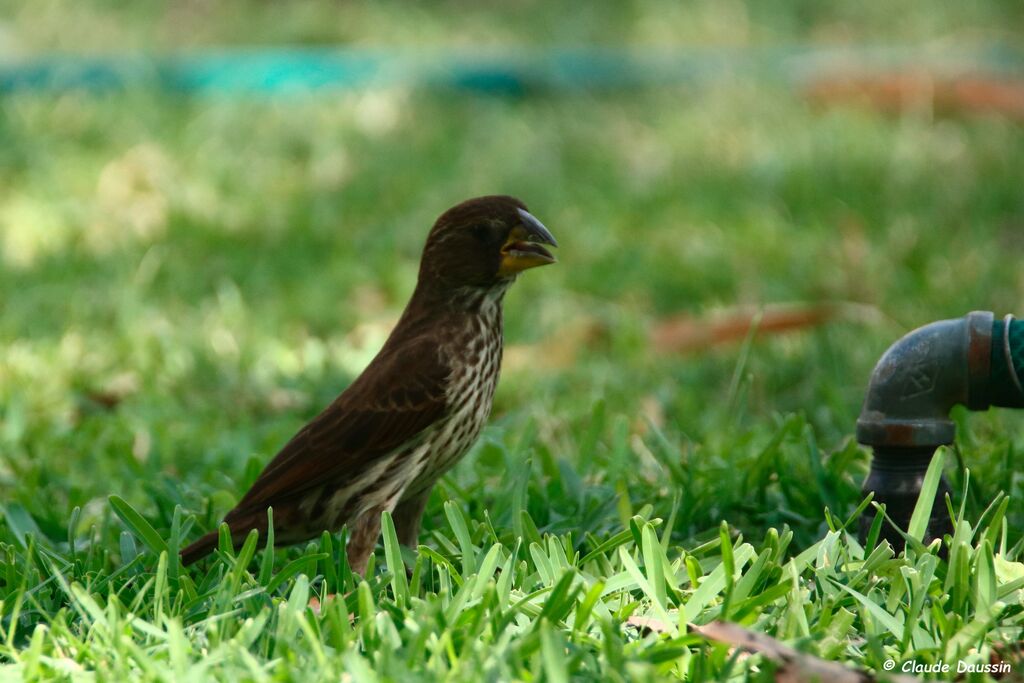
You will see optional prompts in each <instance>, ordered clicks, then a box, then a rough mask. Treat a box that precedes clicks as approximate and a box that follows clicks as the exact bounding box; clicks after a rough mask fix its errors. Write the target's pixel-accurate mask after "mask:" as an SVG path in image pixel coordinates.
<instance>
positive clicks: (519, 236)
mask: <svg viewBox="0 0 1024 683" xmlns="http://www.w3.org/2000/svg"><path fill="white" fill-rule="evenodd" d="M518 211H519V218H520V221H521V222H520V223H519V225H517V226H516V227H514V228H512V231H511V232H510V233H509V235H508V240H506V241H505V244H504V246H502V247H501V266H500V267H499V268H498V274H499V275H501V276H502V277H509V276H512V275H515V274H516V273H520V272H522V271H524V270H526V269H527V268H536V267H537V266H545V265H547V264H549V263H554V262H555V261H556V259H555V257H554V256H553V255H552V254H551V252H549V251H548V250H547V249H545V248H544V247H542V246H541V245H542V244H547V245H550V246H552V247H557V246H558V242H556V241H555V236H554V235H552V234H551V233H550V232H548V229H547V228H545V227H544V224H543V223H541V222H540V221H539V220H537V219H536V218H534V217H533V216H532V215H531V214H530V213H529V212H528V211H524V210H523V209H518Z"/></svg>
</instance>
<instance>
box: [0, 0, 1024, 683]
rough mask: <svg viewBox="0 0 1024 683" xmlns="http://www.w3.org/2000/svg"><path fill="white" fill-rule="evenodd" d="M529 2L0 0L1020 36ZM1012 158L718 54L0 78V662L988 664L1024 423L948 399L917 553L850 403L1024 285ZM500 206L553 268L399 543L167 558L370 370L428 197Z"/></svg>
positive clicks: (188, 671) (392, 670) (218, 671)
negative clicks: (875, 377) (581, 86)
mask: <svg viewBox="0 0 1024 683" xmlns="http://www.w3.org/2000/svg"><path fill="white" fill-rule="evenodd" d="M514 4H515V7H512V8H508V9H503V8H502V6H500V5H497V4H495V5H493V6H490V7H484V8H480V7H477V6H475V5H470V4H469V3H462V2H445V3H435V4H432V5H422V4H418V3H411V2H387V3H381V4H374V5H353V6H351V7H350V6H348V5H345V6H343V7H338V6H335V5H334V4H332V3H328V2H326V1H325V0H314V1H308V2H296V3H277V4H274V3H271V4H267V3H260V2H256V1H255V0H252V1H245V2H243V1H242V0H234V1H232V2H227V3H215V4H206V3H199V2H183V3H176V4H173V5H168V6H164V5H162V4H160V3H156V2H144V3H136V4H134V5H131V6H127V7H123V8H120V7H119V6H118V4H116V3H107V2H99V1H98V0H97V1H91V2H77V3H72V2H54V1H47V2H39V3H35V2H33V3H16V2H11V1H10V0H0V59H3V58H14V57H21V56H25V55H31V54H43V53H47V52H50V51H61V52H73V53H76V52H77V53H86V54H96V53H101V52H105V51H110V50H115V49H123V50H126V51H139V50H141V51H148V50H156V51H161V50H170V49H202V48H205V47H214V46H225V45H250V44H260V45H295V44H304V45H316V44H328V43H335V42H340V43H343V44H346V45H355V46H374V45H391V44H397V45H403V46H412V45H418V46H430V47H434V48H437V47H441V46H445V45H452V44H454V45H459V46H462V47H463V48H466V47H470V48H471V47H473V46H485V47H490V46H506V47H507V46H515V45H521V44H529V45H533V46H536V47H544V46H552V45H562V44H568V45H580V44H597V45H606V46H608V45H623V44H625V45H629V46H632V47H636V48H649V49H671V48H673V47H677V46H680V45H689V46H693V45H703V46H709V45H728V46H731V47H734V48H737V49H742V48H750V47H766V46H767V47H771V46H787V45H793V44H823V45H830V44H888V43H897V44H901V45H910V46H935V45H946V44H949V45H959V46H967V47H971V46H979V47H984V46H988V45H992V44H1004V45H1006V44H1010V45H1012V44H1015V43H1016V44H1019V43H1020V41H1021V38H1022V36H1024V11H1022V10H1021V9H1020V8H1019V7H1015V6H1014V4H1013V3H1004V2H999V1H997V0H991V1H989V2H976V3H945V2H943V3H935V2H924V1H921V2H911V3H907V4H906V6H905V7H904V8H903V9H902V10H901V11H900V12H899V13H895V10H893V9H891V8H890V7H889V5H888V3H882V2H867V3H859V4H857V5H856V7H855V8H853V7H851V6H847V5H846V4H845V3H832V2H828V3H804V2H792V3H781V2H780V3H757V2H752V3H749V4H744V3H740V2H728V3H725V2H701V3H660V2H640V1H639V0H635V1H632V2H622V3H612V2H607V3H606V2H596V3H588V4H587V5H586V6H585V8H584V9H581V8H580V6H579V5H577V4H575V3H568V2H564V3H563V2H551V3H534V2H520V3H514ZM1022 177H1024V135H1022V130H1021V123H1020V122H1019V121H1016V122H1015V121H1013V120H1011V119H1009V118H1005V117H1001V116H997V115H972V114H957V113H956V112H953V113H952V114H945V113H941V112H936V111H933V110H932V109H930V108H928V107H910V108H908V109H906V110H904V111H901V112H898V113H895V114H894V113H892V112H884V111H879V110H877V109H876V108H872V107H868V106H862V105H857V104H837V105H824V106H823V105H821V104H818V103H813V102H810V101H808V100H807V99H806V98H805V97H803V96H802V94H801V92H800V91H799V89H794V88H792V87H790V86H789V85H787V84H786V83H785V82H784V81H783V80H782V79H779V80H772V79H763V78H755V77H753V76H752V75H750V74H747V75H744V74H743V73H739V74H734V75H732V76H730V77H724V78H721V79H717V80H714V81H711V82H706V83H703V84H702V85H700V86H699V87H682V86H679V87H675V86H671V87H659V88H640V89H627V90H608V91H595V92H571V93H559V92H539V93H532V94H529V95H526V96H491V95H485V94H473V93H467V92H464V91H458V90H444V89H440V90H438V89H420V88H406V87H395V88H387V89H371V90H364V91H318V92H316V93H305V94H299V95H293V96H281V95H237V94H236V95H230V96H229V95H217V94H215V93H214V94H204V95H196V96H186V95H182V94H175V93H172V92H167V91H161V90H159V89H155V88H131V89H127V90H123V91H112V92H103V93H88V92H81V91H72V92H65V93H41V92H30V91H21V92H17V93H11V94H0V492H2V495H0V504H2V512H3V514H2V516H0V667H2V668H0V674H2V675H9V676H10V677H12V678H16V677H23V678H25V679H32V680H50V679H69V680H70V679H74V680H81V679H86V680H88V679H90V678H92V679H95V680H116V681H123V680H135V679H139V680H154V681H155V680H167V681H180V680H204V679H212V680H274V681H289V680H295V681H310V680H333V681H337V680H357V681H362V680H375V679H377V680H396V681H406V680H437V679H450V680H465V681H477V680H524V681H534V680H544V681H552V682H556V683H558V682H562V681H569V680H623V681H625V680H678V679H687V680H707V679H710V680H722V679H729V680H772V676H773V673H772V672H773V671H774V667H775V665H774V664H773V663H771V662H770V661H768V660H767V659H766V658H765V657H763V656H761V655H754V656H747V655H745V654H743V653H741V652H739V651H735V650H732V649H730V648H729V647H727V646H725V645H723V644H717V643H715V642H713V641H712V640H710V639H709V638H708V637H705V636H703V635H701V634H700V633H698V632H697V630H695V629H693V628H691V627H689V626H688V625H689V624H696V625H698V626H700V625H706V624H709V623H712V622H714V621H716V620H724V621H730V622H735V623H739V624H741V625H743V626H745V627H747V628H750V629H752V630H754V631H757V632H760V633H764V634H768V635H770V636H772V637H774V638H777V639H779V640H781V641H783V642H785V643H787V644H789V645H791V646H792V647H795V648H796V649H797V650H800V651H803V652H807V653H810V654H813V655H815V656H816V657H820V658H823V659H826V660H834V661H836V662H841V663H843V664H845V665H847V666H850V667H855V668H858V669H861V670H865V671H869V672H872V673H878V674H879V675H881V674H882V673H884V671H885V662H886V661H887V660H891V661H893V662H896V663H898V666H902V664H903V663H904V662H908V661H913V662H917V663H920V664H922V665H927V664H934V663H936V662H947V663H949V662H952V663H954V668H955V663H956V662H957V661H958V660H962V661H964V662H970V663H980V662H988V661H989V660H990V658H991V657H1000V658H1008V659H1010V660H1012V657H1013V650H1014V649H1015V646H1016V644H1017V643H1019V642H1020V641H1021V639H1022V628H1024V609H1022V605H1024V602H1022V601H1024V593H1022V592H1021V591H1022V589H1024V563H1022V561H1024V543H1022V542H1021V538H1022V537H1021V529H1022V528H1024V490H1022V488H1024V479H1022V478H1021V477H1020V476H1019V475H1018V474H1017V470H1018V469H1019V466H1018V461H1017V458H1018V456H1017V453H1019V452H1021V449H1022V448H1024V421H1022V416H1021V415H1019V414H1015V413H1013V412H1012V411H991V412H989V413H985V414H973V413H968V412H967V411H965V410H963V409H957V410H956V411H955V412H954V415H955V418H956V421H957V423H958V441H957V444H956V446H955V447H954V448H953V449H950V450H949V451H948V452H947V453H945V455H944V462H945V467H946V474H947V477H948V478H949V480H950V482H951V485H952V488H953V491H954V492H955V495H954V496H953V498H952V500H951V501H950V505H951V507H950V510H951V513H952V514H953V516H954V517H955V518H956V529H957V532H956V536H955V538H949V539H946V541H945V542H944V543H937V544H933V545H931V546H928V547H924V546H921V545H920V544H916V545H915V546H914V547H912V548H911V549H910V550H908V551H907V552H906V553H904V554H897V553H894V551H893V550H892V548H890V547H889V546H888V545H887V544H884V543H881V544H876V543H867V544H863V545H862V544H861V543H860V542H859V541H858V538H857V529H858V525H859V523H860V522H859V519H858V517H859V516H860V515H862V514H863V515H868V516H872V517H873V516H874V514H875V511H874V508H873V507H871V506H870V505H867V506H865V505H863V504H862V503H863V500H864V499H863V496H862V495H861V493H860V484H861V482H862V480H863V478H864V475H865V473H866V471H867V466H868V459H869V453H868V452H867V451H866V450H864V449H862V448H861V447H859V446H858V445H857V444H856V443H855V441H854V439H853V431H854V424H855V421H856V418H857V415H858V412H859V410H860V405H861V401H862V399H863V395H864V390H865V388H866V384H867V379H868V377H869V375H870V373H871V369H872V367H873V365H874V363H875V361H876V360H877V359H878V357H879V356H880V355H881V353H882V352H883V351H884V350H885V349H886V348H887V347H888V346H889V344H891V343H892V342H893V341H894V340H895V339H897V338H898V337H899V336H901V335H902V334H904V333H905V332H907V331H908V330H910V329H912V328H914V327H917V326H919V325H922V324H925V323H928V322H930V321H933V320H938V319H942V318H950V317H957V316H960V315H963V314H964V313H966V312H967V311H969V310H972V309H983V310H993V311H995V312H996V313H997V315H1002V314H1004V313H1008V312H1017V313H1022V311H1021V308H1020V303H1021V300H1022V298H1024V275H1022V274H1021V272H1020V271H1018V270H1017V267H1019V263H1020V261H1021V258H1022V257H1024V192H1022V190H1021V187H1022V185H1021V178H1022ZM492 192H502V193H508V194H513V195H516V196H518V197H521V198H522V199H523V200H524V201H525V202H526V203H527V204H528V205H529V207H530V210H531V211H532V212H533V213H534V214H535V215H536V216H537V217H539V218H540V219H541V220H542V221H543V222H544V223H545V224H546V225H547V226H548V227H549V228H550V229H551V231H552V232H553V233H554V234H555V235H556V237H557V238H558V241H559V244H560V245H561V247H560V249H559V251H558V255H559V261H560V262H559V264H557V265H556V266H552V267H550V268H543V269H539V270H537V271H534V272H530V273H528V274H527V275H526V276H524V277H523V278H521V279H520V281H519V282H518V283H517V284H516V286H515V288H514V289H513V290H512V292H511V293H510V294H509V296H508V299H507V305H506V333H505V338H506V360H505V367H504V371H503V375H502V380H501V383H500V385H499V389H498V394H497V397H496V400H495V408H494V413H493V415H492V418H491V421H490V423H489V426H488V427H487V428H486V430H485V432H484V436H483V437H482V439H481V440H480V442H479V444H478V445H477V446H476V447H475V448H474V449H473V450H472V451H471V453H470V454H469V455H468V456H467V457H466V458H465V459H464V460H463V461H462V462H461V463H460V464H459V465H458V466H457V467H456V468H455V469H454V470H452V472H450V473H449V474H448V475H447V476H446V477H445V478H444V479H443V480H442V482H441V484H440V485H439V486H438V487H437V489H436V490H435V493H434V495H433V496H432V498H431V501H430V504H429V506H428V509H427V514H426V517H425V520H424V532H423V534H422V536H421V543H422V545H421V546H420V548H419V549H418V550H416V551H408V550H404V549H400V548H399V547H398V545H397V542H395V541H394V540H393V538H391V537H389V534H388V533H387V528H385V533H384V538H383V542H382V545H381V547H380V548H378V551H377V553H376V557H375V561H371V562H373V564H372V565H371V568H370V570H369V571H368V572H367V577H366V580H361V579H360V578H359V577H354V576H353V575H352V574H351V572H350V571H349V570H348V567H347V565H346V563H345V560H344V552H343V543H344V538H343V536H342V535H341V534H335V535H325V536H324V537H323V538H322V539H321V540H320V541H317V542H314V543H310V544H308V545H305V546H299V547H289V548H278V549H276V550H275V551H273V552H265V551H264V550H263V548H264V547H265V545H266V544H267V541H268V539H259V541H258V542H256V541H253V542H252V543H250V544H247V545H246V547H244V548H243V549H242V550H241V551H240V552H238V553H234V552H231V551H227V550H226V551H225V552H224V553H222V554H221V555H220V556H218V557H217V558H215V559H213V560H210V561H207V562H205V563H202V564H200V565H198V566H196V567H191V568H189V569H187V570H186V569H184V568H182V567H180V565H179V564H178V563H177V561H176V550H177V549H178V548H179V547H182V546H183V545H184V544H185V543H186V542H187V541H188V540H192V539H194V538H196V537H198V535H199V533H200V532H201V531H202V532H205V531H207V530H209V529H212V528H215V525H216V523H217V521H218V520H219V519H220V518H221V516H222V515H223V513H224V512H226V511H227V510H228V509H230V507H231V506H232V505H233V504H234V502H235V501H237V499H238V497H239V495H240V494H241V493H242V492H243V491H244V490H245V489H246V487H247V486H248V484H250V483H251V482H252V481H253V479H254V478H255V476H256V474H257V473H258V472H259V470H260V468H261V467H262V465H263V464H264V463H265V462H266V461H267V460H268V459H269V458H270V457H271V456H272V455H273V454H274V453H275V452H276V450H277V449H278V448H279V447H280V446H281V445H282V444H283V443H284V442H285V441H286V440H287V439H288V438H289V437H290V436H291V435H292V434H293V433H294V431H295V430H296V429H298V428H299V427H300V426H301V425H302V424H303V423H304V422H305V421H306V420H308V419H309V418H310V417H311V416H312V415H313V414H315V413H316V412H318V411H319V410H320V408H322V407H323V406H324V405H325V404H326V403H327V402H329V401H330V400H331V399H332V398H333V397H334V396H335V395H336V394H337V393H338V392H340V391H341V390H342V389H343V388H344V387H345V386H346V385H347V383H348V382H350V381H351V380H352V379H353V378H354V377H355V376H356V375H357V374H358V373H359V372H360V371H361V369H362V368H363V367H364V366H365V364H366V363H367V362H368V361H369V359H370V358H372V356H373V354H374V353H375V352H376V350H377V348H378V347H379V345H380V344H381V343H382V342H383V340H384V338H385V336H386V334H387V332H388V330H389V328H390V325H391V324H393V323H394V321H395V320H396V319H397V316H398V314H399V313H400V312H401V309H402V307H403V306H404V304H405V301H406V299H407V297H408V295H409V293H410V292H411V290H412V287H413V285H414V283H415V277H416V272H417V260H418V256H419V251H420V249H421V247H422V243H423V240H424V238H425V235H426V232H427V230H428V229H429V226H430V225H431V223H432V221H433V220H434V218H435V217H436V216H437V215H438V214H439V213H440V212H441V211H442V210H444V209H445V208H447V207H448V206H450V205H452V204H454V203H456V202H458V201H460V200H462V199H464V198H467V197H470V196H473V195H477V194H485V193H492ZM837 302H839V303H842V304H843V306H842V308H841V310H842V311H843V313H842V314H841V315H838V316H836V317H834V318H832V319H830V320H829V321H827V322H826V323H825V324H820V325H808V326H806V327H805V328H803V329H799V330H796V331H793V332H790V333H786V334H763V333H762V334H758V333H756V332H755V333H754V334H751V335H748V336H747V337H743V336H742V335H741V337H740V338H739V339H736V340H733V341H731V342H726V343H720V344H713V345H707V346H703V347H702V348H700V349H698V350H696V351H691V352H687V353H677V352H667V351H664V350H659V348H658V347H656V345H655V344H653V343H652V341H651V335H652V331H653V330H656V329H657V328H658V327H659V325H661V324H662V323H663V322H664V321H666V320H670V319H674V318H676V317H679V316H686V317H688V318H690V319H693V320H696V321H698V323H697V324H698V325H700V324H703V323H702V322H701V321H708V320H713V319H715V315H716V313H718V312H721V311H723V310H731V309H734V308H737V307H752V308H754V309H757V308H758V307H762V306H766V305H769V304H777V303H787V304H798V305H800V306H803V307H807V308H811V307H815V306H820V305H823V304H834V303H837ZM968 470H969V472H968ZM1004 494H1005V495H1004ZM385 527H387V525H386V524H385ZM897 673H899V671H898V670H897ZM347 675H350V676H351V678H348V677H347ZM954 675H955V670H954V671H953V672H952V673H948V674H941V673H940V674H938V676H939V677H940V678H952V677H953V676H954ZM1014 675H1017V674H1014Z"/></svg>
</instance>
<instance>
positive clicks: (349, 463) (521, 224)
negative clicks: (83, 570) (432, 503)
mask: <svg viewBox="0 0 1024 683" xmlns="http://www.w3.org/2000/svg"><path fill="white" fill-rule="evenodd" d="M557 246H558V243H557V242H556V241H555V238H554V236H553V235H552V234H551V232H549V231H548V229H547V228H546V227H545V226H544V224H543V223H541V222H540V221H539V220H538V219H537V218H535V217H534V216H533V215H532V214H531V213H530V212H529V211H528V210H527V208H526V205H525V204H524V203H523V202H522V201H520V200H518V199H516V198H514V197H510V196H506V195H489V196H484V197H476V198H473V199H469V200H466V201H464V202H462V203H460V204H457V205H456V206H453V207H452V208H450V209H448V210H447V211H445V212H444V213H442V214H441V215H440V217H439V218H438V219H437V221H436V222H435V223H434V225H433V227H432V228H431V230H430V232H429V234H428V235H427V240H426V244H425V245H424V247H423V253H422V257H421V259H420V266H419V274H418V277H417V282H416V286H415V288H414V290H413V293H412V296H411V298H410V299H409V302H408V304H407V305H406V307H405V310H404V311H403V313H402V315H401V317H400V318H399V320H398V323H397V324H396V325H395V327H394V329H393V330H392V331H391V334H390V335H389V336H388V338H387V340H386V341H385V343H384V345H383V347H382V348H381V349H380V351H379V352H378V353H377V355H376V356H375V357H374V358H373V360H372V361H371V362H370V364H369V365H368V366H367V367H366V368H365V369H364V370H363V372H362V373H361V374H360V375H359V376H358V377H357V378H356V379H355V380H354V381H353V382H352V383H351V384H350V385H349V386H348V387H347V388H346V389H345V390H344V391H343V392H342V393H341V394H340V395H339V396H338V397H337V398H336V399H335V400H334V401H333V402H332V403H331V404H330V405H328V406H327V407H326V408H325V409H324V410H323V411H322V412H320V414H318V415H317V416H316V417H314V418H313V419H312V420H311V421H310V422H309V423H308V424H306V425H305V426H304V427H302V428H301V429H300V430H299V431H298V432H297V433H296V434H295V435H294V436H293V437H292V438H291V439H290V440H289V441H288V442H287V443H286V444H285V445H284V447H282V448H281V450H280V452H278V453H277V455H276V456H275V457H274V458H273V459H272V460H271V461H270V463H269V464H267V466H266V467H265V468H264V469H263V471H262V472H261V473H260V475H259V476H258V477H257V478H256V481H255V482H254V483H253V485H252V487H251V488H250V489H249V490H248V491H247V492H246V493H245V495H243V496H242V498H241V500H239V502H238V504H237V505H236V506H235V507H234V508H233V509H232V510H231V511H230V512H228V513H227V515H225V517H224V523H225V524H227V525H228V528H229V529H230V535H231V540H232V543H233V544H234V546H235V547H236V548H237V547H239V546H240V545H241V543H242V542H243V541H244V540H245V538H246V536H248V534H249V533H250V531H251V530H252V529H256V530H257V531H258V532H259V533H260V534H261V535H262V534H266V532H267V525H268V522H267V518H268V515H267V508H273V527H274V539H275V542H277V543H280V544H282V545H290V544H295V543H301V542H302V541H305V540H308V539H311V538H314V537H317V536H319V535H321V534H322V533H323V532H324V531H325V530H326V531H330V532H336V531H339V530H340V529H341V528H342V527H343V526H345V525H347V526H348V529H349V537H348V546H347V549H346V552H347V555H348V561H349V566H350V567H351V569H352V570H353V571H354V572H357V573H358V574H360V575H363V574H364V573H365V571H366V567H367V564H368V561H369V557H370V555H372V554H373V551H374V549H375V548H376V545H377V539H378V537H379V536H380V525H381V515H382V513H383V512H384V511H387V512H390V513H391V514H392V518H393V521H394V524H395V530H396V534H397V536H398V540H399V542H400V543H401V544H403V545H405V546H408V547H415V546H416V545H417V543H418V539H419V531H420V522H421V519H422V517H423V512H424V509H425V507H426V504H427V500H428V498H429V496H430V492H431V490H432V489H433V487H434V484H435V483H436V482H437V480H438V479H439V478H440V477H441V475H443V474H444V473H445V472H446V471H448V470H449V469H450V468H451V467H452V466H453V465H454V464H455V463H456V462H457V461H458V460H459V459H460V458H462V456H463V455H465V454H466V452H467V451H468V450H469V448H470V447H471V446H472V445H473V443H474V442H475V441H476V439H477V437H478V436H479V435H480V431H481V429H482V428H483V426H484V423H485V422H486V421H487V418H488V417H489V415H490V412H491V404H492V400H493V397H494V391H495V388H496V386H497V383H498V376H499V373H500V369H501V357H502V348H503V325H504V317H503V304H504V298H505V294H506V292H507V291H508V289H509V287H510V286H511V285H512V283H513V282H514V281H515V280H516V278H517V277H518V276H519V274H520V273H522V272H523V271H525V270H527V269H530V268H535V267H538V266H544V265H548V264H551V263H555V262H556V258H555V256H554V255H553V254H552V253H551V251H549V249H548V248H547V247H557ZM218 540H219V537H218V532H217V531H216V530H214V531H211V532H209V533H207V534H206V535H204V536H202V537H201V538H199V539H198V540H197V541H195V542H194V543H192V544H191V545H189V546H188V547H186V548H185V549H184V550H182V551H181V561H182V563H183V564H184V565H186V566H187V565H190V564H192V563H194V562H196V561H198V560H200V559H201V558H203V557H205V556H206V555H208V554H210V553H211V552H213V550H214V549H215V548H216V547H217V545H218Z"/></svg>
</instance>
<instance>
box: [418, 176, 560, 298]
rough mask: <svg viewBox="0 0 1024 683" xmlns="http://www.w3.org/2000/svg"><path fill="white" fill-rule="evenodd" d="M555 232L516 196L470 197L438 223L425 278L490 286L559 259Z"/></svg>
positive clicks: (454, 285) (426, 255)
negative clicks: (549, 230) (553, 249)
mask: <svg viewBox="0 0 1024 683" xmlns="http://www.w3.org/2000/svg"><path fill="white" fill-rule="evenodd" d="M545 245H547V246H553V247H557V246H558V243H557V242H555V238H554V236H552V234H551V233H550V232H548V229H547V228H545V227H544V225H543V224H542V223H541V222H540V221H539V220H537V219H536V218H534V217H533V216H532V215H531V214H530V212H528V211H527V210H526V206H525V205H524V204H523V203H522V202H521V201H519V200H518V199H516V198H514V197H506V196H503V195H491V196H487V197H477V198H475V199H469V200H467V201H464V202H462V203H461V204H458V205H456V206H453V207H452V208H450V209H448V210H447V211H445V212H444V213H443V214H441V216H440V217H439V218H438V219H437V222H436V223H434V227H433V229H432V230H431V231H430V235H429V236H428V237H427V244H426V246H425V247H424V249H423V260H422V261H421V262H420V283H421V284H423V283H424V282H431V283H434V284H436V285H438V286H441V287H444V288H446V289H452V290H455V289H460V288H465V287H473V288H483V289H490V288H492V287H498V286H501V285H505V284H507V283H508V282H510V281H511V280H513V279H515V277H516V275H518V274H519V273H521V272H522V271H524V270H526V269H528V268H535V267H537V266H543V265H547V264H548V263H554V262H555V257H554V256H552V255H551V252H550V251H548V250H547V249H546V248H545Z"/></svg>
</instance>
